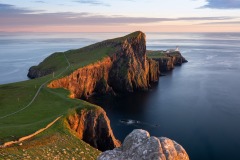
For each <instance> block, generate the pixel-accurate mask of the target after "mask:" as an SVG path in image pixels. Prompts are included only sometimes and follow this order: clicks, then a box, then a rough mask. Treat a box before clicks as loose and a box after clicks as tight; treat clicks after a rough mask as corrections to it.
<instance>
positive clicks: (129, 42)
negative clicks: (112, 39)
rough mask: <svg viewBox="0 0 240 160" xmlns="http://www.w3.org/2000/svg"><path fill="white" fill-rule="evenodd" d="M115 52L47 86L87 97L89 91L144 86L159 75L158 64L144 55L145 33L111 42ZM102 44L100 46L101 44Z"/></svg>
mask: <svg viewBox="0 0 240 160" xmlns="http://www.w3.org/2000/svg"><path fill="white" fill-rule="evenodd" d="M113 44H114V45H115V47H116V49H117V50H116V52H115V53H114V54H112V55H111V56H109V57H106V58H105V59H103V60H102V61H100V62H96V63H94V64H91V65H88V66H85V67H83V68H80V69H78V70H76V71H74V72H73V73H72V74H71V75H69V76H66V77H63V78H61V79H58V80H55V81H52V82H51V83H50V84H49V85H48V87H50V88H60V87H63V88H66V89H68V90H70V92H71V96H70V97H72V98H82V99H87V98H88V97H89V96H91V95H92V94H93V93H99V94H106V93H111V94H114V93H116V92H117V93H124V92H134V91H141V90H148V89H149V87H150V84H151V82H156V81H158V79H159V74H160V72H159V65H158V63H157V62H155V61H154V60H151V59H148V58H147V56H146V37H145V34H144V33H142V32H140V31H139V32H135V33H132V34H130V35H128V36H125V37H123V38H122V39H121V42H118V43H117V45H118V46H116V43H113ZM102 47H103V46H102Z"/></svg>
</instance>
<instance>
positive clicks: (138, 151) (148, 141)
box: [98, 129, 189, 160]
mask: <svg viewBox="0 0 240 160" xmlns="http://www.w3.org/2000/svg"><path fill="white" fill-rule="evenodd" d="M123 159H131V160H150V159H154V160H189V157H188V154H187V153H186V151H185V150H184V148H183V147H182V146H181V145H179V144H177V143H176V142H175V141H173V140H170V139H168V138H165V137H160V138H157V137H150V135H149V133H148V132H147V131H144V130H141V129H136V130H134V131H133V132H132V133H130V134H129V135H128V136H127V137H126V138H125V140H124V142H123V144H122V146H121V147H119V148H115V149H114V150H109V151H106V152H103V153H102V154H101V155H100V156H99V157H98V160H123Z"/></svg>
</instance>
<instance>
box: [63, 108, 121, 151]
mask: <svg viewBox="0 0 240 160" xmlns="http://www.w3.org/2000/svg"><path fill="white" fill-rule="evenodd" d="M67 122H68V124H69V127H70V129H71V130H73V131H75V132H76V134H77V136H78V137H79V138H80V139H82V140H83V141H85V142H86V143H89V144H90V145H91V146H93V147H95V148H97V149H99V150H101V151H105V150H109V149H113V148H115V147H119V146H120V142H119V141H118V140H117V139H116V138H115V137H114V135H113V132H112V129H111V126H110V121H109V119H108V117H107V115H106V112H105V111H104V110H103V109H101V108H99V109H98V110H87V109H83V110H80V111H77V110H76V112H75V113H74V114H72V115H69V116H68V117H67Z"/></svg>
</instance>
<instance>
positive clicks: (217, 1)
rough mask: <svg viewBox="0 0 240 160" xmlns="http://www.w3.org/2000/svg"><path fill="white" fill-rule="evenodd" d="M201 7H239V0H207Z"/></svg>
mask: <svg viewBox="0 0 240 160" xmlns="http://www.w3.org/2000/svg"><path fill="white" fill-rule="evenodd" d="M201 8H213V9H240V0H207V4H206V5H204V6H202V7H201Z"/></svg>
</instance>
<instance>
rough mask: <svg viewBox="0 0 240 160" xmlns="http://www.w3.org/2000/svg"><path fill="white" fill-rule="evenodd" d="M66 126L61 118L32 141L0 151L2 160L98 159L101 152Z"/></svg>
mask: <svg viewBox="0 0 240 160" xmlns="http://www.w3.org/2000/svg"><path fill="white" fill-rule="evenodd" d="M66 124H67V123H66V121H65V118H61V119H60V120H58V121H57V122H56V123H55V124H54V125H53V126H51V127H50V128H49V129H48V130H46V131H44V132H42V133H40V134H39V135H37V136H35V137H34V138H32V139H31V140H27V141H24V142H23V143H22V144H21V145H19V144H16V145H14V146H11V147H8V148H5V149H0V159H1V158H2V159H26V160H27V159H29V160H31V159H49V160H53V159H70V160H72V159H87V160H91V159H96V158H97V156H98V155H99V154H100V153H101V152H100V151H98V150H97V149H95V148H93V147H91V146H90V145H89V144H87V143H85V142H83V141H82V140H80V139H78V138H77V137H76V136H75V135H74V133H73V132H71V131H70V130H69V129H68V127H67V125H66Z"/></svg>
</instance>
